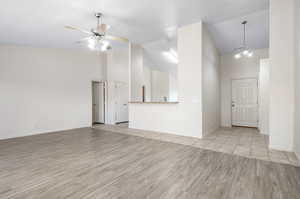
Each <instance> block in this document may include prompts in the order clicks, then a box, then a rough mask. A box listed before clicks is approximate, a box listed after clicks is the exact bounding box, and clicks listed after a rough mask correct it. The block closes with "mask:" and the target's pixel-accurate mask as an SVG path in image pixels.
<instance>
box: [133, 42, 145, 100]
mask: <svg viewBox="0 0 300 199" xmlns="http://www.w3.org/2000/svg"><path fill="white" fill-rule="evenodd" d="M130 57H131V67H130V98H131V101H142V87H143V48H142V47H141V46H140V45H137V44H131V48H130Z"/></svg>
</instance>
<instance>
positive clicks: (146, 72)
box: [143, 65, 152, 102]
mask: <svg viewBox="0 0 300 199" xmlns="http://www.w3.org/2000/svg"><path fill="white" fill-rule="evenodd" d="M143 85H144V86H145V90H146V93H145V101H146V102H151V96H152V94H151V91H152V87H151V85H152V72H151V69H150V68H149V67H148V66H146V65H144V66H143Z"/></svg>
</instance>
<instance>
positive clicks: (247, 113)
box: [231, 79, 258, 127]
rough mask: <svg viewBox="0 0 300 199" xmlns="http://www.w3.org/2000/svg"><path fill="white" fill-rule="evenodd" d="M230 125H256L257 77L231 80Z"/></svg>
mask: <svg viewBox="0 0 300 199" xmlns="http://www.w3.org/2000/svg"><path fill="white" fill-rule="evenodd" d="M231 106H232V125H233V126H245V127H258V85H257V79H237V80H232V104H231Z"/></svg>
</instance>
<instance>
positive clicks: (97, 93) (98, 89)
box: [92, 81, 106, 125]
mask: <svg viewBox="0 0 300 199" xmlns="http://www.w3.org/2000/svg"><path fill="white" fill-rule="evenodd" d="M105 99H106V98H105V82H102V81H92V105H93V107H92V125H96V124H104V123H105Z"/></svg>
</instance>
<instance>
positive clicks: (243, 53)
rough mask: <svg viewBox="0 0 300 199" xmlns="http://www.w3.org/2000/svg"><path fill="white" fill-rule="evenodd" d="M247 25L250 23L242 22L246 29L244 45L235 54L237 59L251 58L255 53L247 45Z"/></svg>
mask: <svg viewBox="0 0 300 199" xmlns="http://www.w3.org/2000/svg"><path fill="white" fill-rule="evenodd" d="M247 23H248V22H247V21H243V22H242V25H243V28H244V32H243V33H244V34H243V45H242V46H241V47H239V48H236V49H235V54H234V58H235V59H240V58H242V57H249V58H250V57H253V54H254V53H253V51H252V50H251V49H250V48H248V46H247V43H246V24H247Z"/></svg>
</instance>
